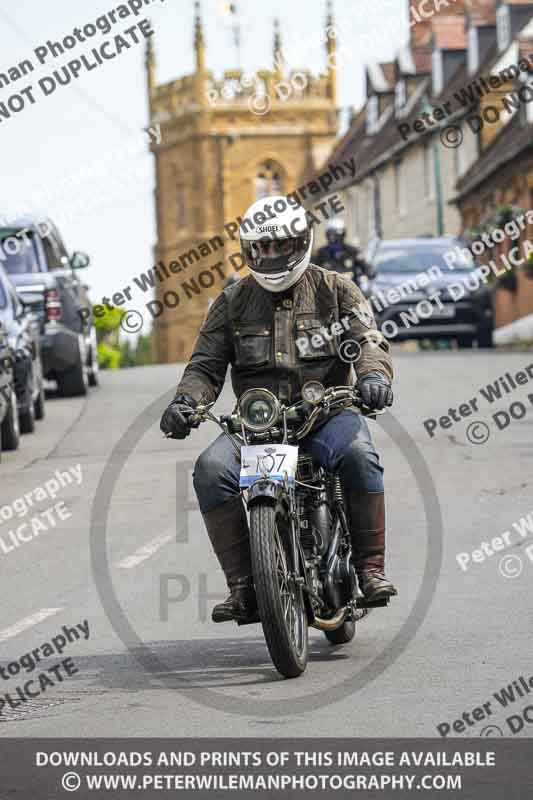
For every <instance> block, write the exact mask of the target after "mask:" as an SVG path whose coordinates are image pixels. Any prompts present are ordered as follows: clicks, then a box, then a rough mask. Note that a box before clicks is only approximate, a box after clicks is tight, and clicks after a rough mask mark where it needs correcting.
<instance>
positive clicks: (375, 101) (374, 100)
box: [366, 94, 379, 133]
mask: <svg viewBox="0 0 533 800" xmlns="http://www.w3.org/2000/svg"><path fill="white" fill-rule="evenodd" d="M378 122H379V98H378V96H377V94H373V95H372V96H371V97H369V98H368V102H367V104H366V132H367V133H375V131H376V130H377V127H378Z"/></svg>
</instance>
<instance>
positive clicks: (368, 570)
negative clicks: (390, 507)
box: [346, 490, 398, 603]
mask: <svg viewBox="0 0 533 800" xmlns="http://www.w3.org/2000/svg"><path fill="white" fill-rule="evenodd" d="M346 498H347V502H348V512H349V518H350V531H351V534H352V552H353V556H352V557H353V562H354V566H355V571H356V572H357V577H358V579H359V588H360V589H361V591H362V593H363V594H364V596H365V599H366V601H367V602H369V603H374V602H377V601H380V600H388V599H389V598H390V597H392V596H393V595H395V594H398V592H397V591H396V589H395V588H394V586H393V585H392V583H391V582H390V581H389V580H388V579H387V578H386V577H385V495H384V493H383V492H362V491H356V490H350V491H348V492H346Z"/></svg>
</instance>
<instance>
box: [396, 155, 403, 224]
mask: <svg viewBox="0 0 533 800" xmlns="http://www.w3.org/2000/svg"><path fill="white" fill-rule="evenodd" d="M403 173H404V167H403V161H395V162H394V196H395V200H396V211H397V212H398V214H400V215H403V214H405V211H406V208H405V180H404V174H403Z"/></svg>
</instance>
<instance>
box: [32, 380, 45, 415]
mask: <svg viewBox="0 0 533 800" xmlns="http://www.w3.org/2000/svg"><path fill="white" fill-rule="evenodd" d="M44 404H45V396H44V383H43V381H41V385H40V388H39V394H38V395H37V400H36V401H35V404H34V407H35V419H39V420H41V419H44Z"/></svg>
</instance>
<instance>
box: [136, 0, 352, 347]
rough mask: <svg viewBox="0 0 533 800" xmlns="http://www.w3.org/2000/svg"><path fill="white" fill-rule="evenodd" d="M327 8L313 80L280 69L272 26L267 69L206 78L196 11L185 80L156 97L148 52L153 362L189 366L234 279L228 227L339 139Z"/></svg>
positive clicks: (308, 169)
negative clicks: (155, 135)
mask: <svg viewBox="0 0 533 800" xmlns="http://www.w3.org/2000/svg"><path fill="white" fill-rule="evenodd" d="M327 5H328V11H327V20H326V24H327V26H328V27H327V30H326V33H325V35H324V40H325V45H324V46H325V63H324V67H323V69H322V73H321V74H320V75H315V74H313V73H312V72H311V71H310V70H308V69H302V70H292V71H289V70H288V69H287V67H286V65H285V59H284V56H283V50H282V34H281V28H280V24H279V22H278V21H277V20H276V21H275V23H274V44H273V64H272V68H271V69H268V70H266V69H261V70H258V71H257V72H256V73H255V74H254V75H249V74H246V73H244V72H243V71H242V70H241V69H232V70H226V72H225V73H224V77H223V78H222V79H221V80H218V79H216V78H215V76H214V75H213V74H212V73H211V72H210V71H209V70H208V69H207V66H206V62H207V53H208V48H207V47H206V41H205V37H204V30H203V24H202V16H201V8H200V3H199V2H196V3H195V18H194V50H195V56H196V59H195V61H196V68H195V72H194V74H192V75H186V76H184V77H182V78H179V79H178V80H174V81H171V82H170V83H166V84H164V85H161V86H158V85H157V81H156V74H155V73H156V65H155V53H154V49H153V44H152V42H149V43H148V48H147V53H146V70H147V84H148V95H149V108H150V124H151V125H157V124H159V125H160V126H161V141H160V143H159V144H157V143H155V142H154V143H153V144H152V145H151V150H152V152H153V154H154V156H155V168H156V189H155V202H156V217H157V243H156V245H155V248H154V256H155V258H154V264H156V265H157V266H156V267H155V268H154V270H153V274H154V293H155V294H154V297H155V301H156V302H155V303H152V306H151V308H152V309H153V310H152V316H153V317H154V320H153V326H154V334H153V342H154V358H155V360H156V361H158V362H176V361H186V360H187V359H188V358H189V356H190V354H191V351H192V347H193V345H194V341H195V338H196V335H197V332H198V329H199V327H200V325H201V323H202V320H203V319H204V317H205V314H206V311H207V308H208V307H209V303H210V302H211V301H212V299H213V298H214V297H216V295H217V294H218V293H219V292H220V290H221V289H222V288H223V286H224V284H225V281H226V279H227V277H228V276H229V275H230V274H232V273H235V272H237V273H238V274H239V275H240V276H241V277H242V276H243V275H244V274H245V272H246V268H243V267H242V259H241V257H240V255H239V242H238V234H237V232H236V231H237V223H236V220H237V218H238V217H242V216H244V212H245V211H246V209H247V208H248V206H249V205H251V204H252V203H253V202H254V200H257V199H260V198H261V197H263V196H266V195H269V194H288V193H289V192H291V191H293V190H294V189H296V188H297V187H298V186H300V185H301V184H303V183H305V181H306V179H307V178H308V177H310V176H311V175H312V173H313V171H314V170H316V169H317V168H318V167H320V166H321V165H322V164H323V163H324V161H325V160H326V158H327V156H328V154H329V152H330V150H331V147H332V145H333V143H334V141H335V139H336V137H337V133H338V114H337V107H336V106H337V88H336V80H337V79H336V69H335V68H336V63H335V60H334V56H335V47H336V40H335V35H334V31H333V30H332V26H333V15H332V8H331V2H329V0H328V4H327ZM332 54H333V55H332ZM326 59H327V60H326ZM328 65H331V67H332V68H330V67H328Z"/></svg>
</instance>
